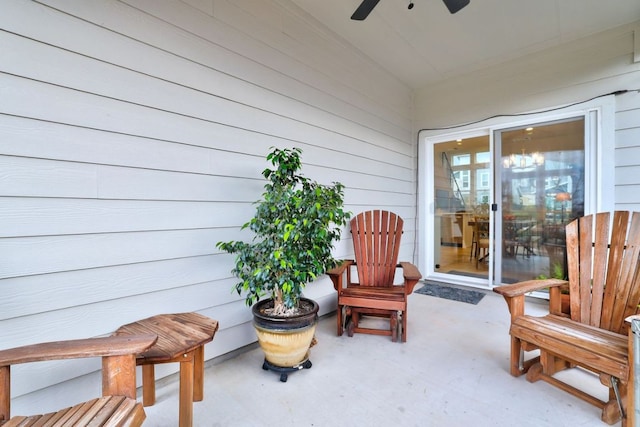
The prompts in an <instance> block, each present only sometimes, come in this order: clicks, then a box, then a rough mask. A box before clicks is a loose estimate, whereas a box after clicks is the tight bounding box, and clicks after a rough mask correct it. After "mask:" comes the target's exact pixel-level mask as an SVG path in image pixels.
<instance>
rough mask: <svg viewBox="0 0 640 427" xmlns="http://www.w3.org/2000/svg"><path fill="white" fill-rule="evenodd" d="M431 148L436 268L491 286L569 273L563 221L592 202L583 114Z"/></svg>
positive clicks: (449, 141)
mask: <svg viewBox="0 0 640 427" xmlns="http://www.w3.org/2000/svg"><path fill="white" fill-rule="evenodd" d="M431 149H432V152H431V153H430V156H429V158H430V159H431V162H432V163H431V166H432V170H433V177H432V187H431V189H430V190H431V191H430V192H429V194H431V195H432V196H433V199H432V200H430V202H431V203H432V206H433V222H432V224H433V229H432V235H433V236H434V240H433V253H434V272H435V273H438V274H440V273H443V274H447V275H452V276H457V277H459V278H464V281H467V282H469V281H471V282H474V281H476V282H477V283H478V284H485V285H487V284H499V283H511V282H516V281H521V280H529V279H534V278H538V277H564V275H565V274H566V261H565V257H566V255H565V247H564V231H563V230H564V226H565V225H566V224H567V223H568V222H569V221H570V220H572V219H573V218H576V217H578V216H581V215H582V214H583V213H584V206H585V200H584V195H585V119H584V116H577V117H575V118H567V119H563V120H557V121H553V122H546V123H531V124H530V125H522V126H517V127H513V128H507V129H500V130H494V131H493V133H492V134H488V133H487V134H485V135H481V136H475V137H471V138H469V137H467V138H464V137H461V138H455V139H450V140H445V141H441V142H437V143H434V144H433V145H432V146H431Z"/></svg>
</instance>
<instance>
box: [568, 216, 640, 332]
mask: <svg viewBox="0 0 640 427" xmlns="http://www.w3.org/2000/svg"><path fill="white" fill-rule="evenodd" d="M566 236H567V240H566V242H567V263H568V267H569V271H568V274H569V289H570V294H571V297H570V299H571V318H572V319H573V320H575V321H579V322H581V323H585V324H589V325H592V326H596V327H599V328H603V329H607V330H610V331H613V332H617V333H623V334H626V328H627V325H626V324H625V321H624V319H625V318H626V317H627V316H629V315H631V314H634V313H636V312H637V309H638V303H640V277H638V276H639V275H638V265H639V263H638V257H639V256H640V213H634V214H633V216H632V218H631V221H629V212H626V211H616V212H615V213H614V214H613V218H612V217H611V215H610V214H609V213H606V212H605V213H599V214H596V215H586V216H584V217H582V218H579V219H577V220H575V221H573V222H572V223H571V224H569V225H567V228H566Z"/></svg>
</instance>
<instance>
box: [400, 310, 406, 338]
mask: <svg viewBox="0 0 640 427" xmlns="http://www.w3.org/2000/svg"><path fill="white" fill-rule="evenodd" d="M400 324H401V328H402V342H407V310H405V311H403V312H402V322H400Z"/></svg>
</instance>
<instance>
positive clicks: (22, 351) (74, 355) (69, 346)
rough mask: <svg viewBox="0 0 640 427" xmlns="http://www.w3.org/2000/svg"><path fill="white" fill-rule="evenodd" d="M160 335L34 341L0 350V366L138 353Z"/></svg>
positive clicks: (149, 345)
mask: <svg viewBox="0 0 640 427" xmlns="http://www.w3.org/2000/svg"><path fill="white" fill-rule="evenodd" d="M157 339H158V337H157V335H151V334H147V335H127V336H109V337H101V338H87V339H79V340H67V341H53V342H46V343H38V344H31V345H26V346H22V347H16V348H10V349H7V350H0V366H9V365H19V364H21V363H31V362H43V361H46V360H63V359H79V358H86V357H108V356H123V355H128V354H134V355H135V354H137V353H142V352H143V351H145V350H146V349H148V348H149V347H151V346H152V345H153V344H155V342H156V340H157Z"/></svg>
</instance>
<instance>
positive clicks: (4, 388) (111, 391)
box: [0, 334, 158, 421]
mask: <svg viewBox="0 0 640 427" xmlns="http://www.w3.org/2000/svg"><path fill="white" fill-rule="evenodd" d="M157 339H158V337H157V335H151V334H149V335H127V336H110V337H102V338H88V339H80V340H68V341H55V342H46V343H39V344H32V345H26V346H22V347H16V348H11V349H6V350H0V421H1V420H8V419H9V418H10V415H11V389H10V386H11V365H19V364H23V363H31V362H44V361H48V360H64V359H78V358H88V357H102V393H103V395H105V396H106V395H116V396H126V397H129V398H132V399H135V398H136V395H135V389H136V384H135V369H136V354H137V353H142V352H143V351H145V350H146V349H148V348H149V347H151V346H152V345H153V344H155V342H156V341H157Z"/></svg>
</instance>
